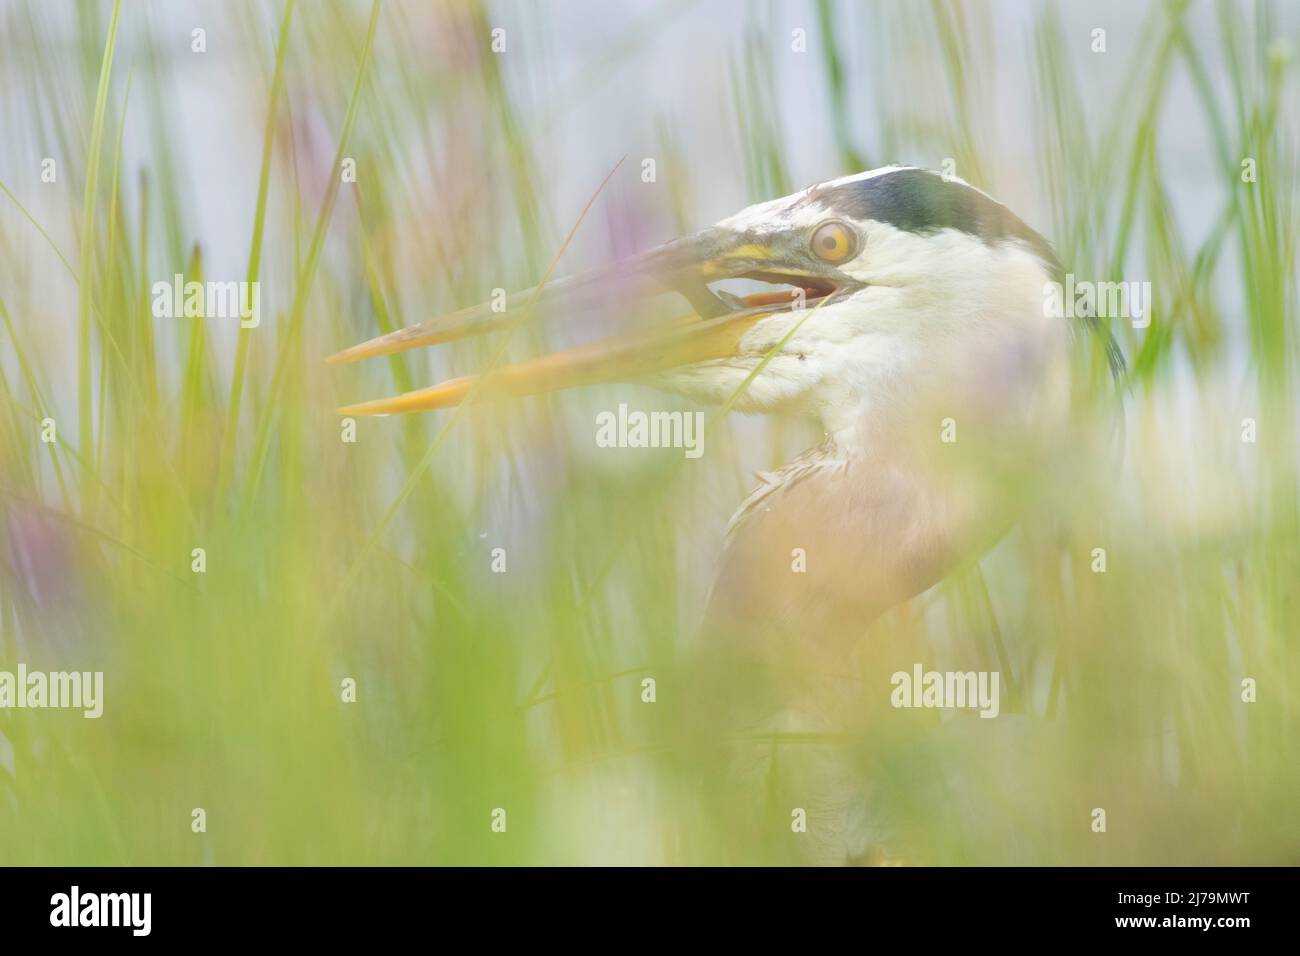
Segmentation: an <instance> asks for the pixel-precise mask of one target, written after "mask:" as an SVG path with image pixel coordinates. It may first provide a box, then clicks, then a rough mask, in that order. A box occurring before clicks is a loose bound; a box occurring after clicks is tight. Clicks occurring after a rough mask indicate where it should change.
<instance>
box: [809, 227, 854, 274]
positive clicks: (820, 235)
mask: <svg viewBox="0 0 1300 956" xmlns="http://www.w3.org/2000/svg"><path fill="white" fill-rule="evenodd" d="M857 246H858V237H857V235H856V234H855V233H854V232H853V230H852V229H850V228H849V227H848V226H846V225H845V224H844V223H842V222H835V221H834V220H832V221H831V222H824V223H822V224H821V225H820V226H818V227H817V231H816V232H814V233H813V237H812V251H813V255H815V256H816V257H817V258H818V259H821V260H822V261H823V262H829V263H832V264H838V263H841V262H846V261H848V260H849V259H851V258H852V257H853V253H854V251H855V250H856V249H857Z"/></svg>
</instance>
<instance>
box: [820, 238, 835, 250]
mask: <svg viewBox="0 0 1300 956" xmlns="http://www.w3.org/2000/svg"><path fill="white" fill-rule="evenodd" d="M822 248H823V249H826V250H828V251H829V250H831V249H834V248H835V237H834V236H824V237H822Z"/></svg>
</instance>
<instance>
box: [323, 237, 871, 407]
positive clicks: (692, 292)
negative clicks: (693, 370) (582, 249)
mask: <svg viewBox="0 0 1300 956" xmlns="http://www.w3.org/2000/svg"><path fill="white" fill-rule="evenodd" d="M734 278H750V279H758V280H760V281H764V282H769V283H773V284H781V285H785V286H787V288H785V289H783V290H780V291H773V292H770V293H760V294H757V295H749V296H744V297H740V296H733V295H730V294H728V293H725V292H723V293H718V292H715V291H714V290H712V289H710V288H709V283H711V282H717V281H721V280H725V279H734ZM854 284H855V283H851V282H850V281H849V280H848V279H847V277H845V276H842V275H840V274H839V273H838V272H837V271H836V270H834V269H832V268H829V267H825V268H819V267H818V265H816V264H814V263H813V262H811V261H808V257H807V256H805V255H803V250H802V249H798V248H796V249H788V250H786V249H782V248H781V243H779V242H777V243H775V244H774V243H773V242H771V241H770V240H768V241H763V242H755V241H750V239H748V238H746V237H744V236H738V235H736V234H735V233H732V232H730V231H727V230H724V229H720V228H717V227H715V228H712V229H707V230H705V231H703V232H701V233H698V234H697V235H694V236H691V237H688V238H684V239H676V240H673V241H672V242H669V243H666V244H665V245H662V246H659V247H658V248H656V249H652V250H650V251H649V252H646V253H643V254H641V255H637V256H633V257H630V258H628V259H625V260H622V261H620V262H618V263H615V264H614V265H613V266H610V267H609V268H606V269H600V270H595V271H592V272H586V273H582V274H579V275H576V276H571V277H569V278H565V279H559V280H556V281H554V282H551V283H548V284H547V285H545V286H541V287H538V288H535V289H531V290H528V291H525V292H522V293H518V294H516V295H515V296H513V297H511V300H512V301H513V302H514V303H519V304H518V305H514V306H512V309H511V310H507V311H494V310H493V307H492V304H491V303H484V304H482V305H476V306H472V307H471V308H468V309H462V310H461V311H459V312H453V313H450V314H449V315H444V316H438V317H436V318H433V319H429V320H428V321H426V322H422V323H420V324H418V325H412V326H409V327H407V328H405V329H399V330H398V331H396V332H392V333H389V334H388V335H383V336H380V337H378V338H374V339H371V340H370V341H368V342H362V343H361V344H359V345H354V346H352V347H351V348H349V349H345V350H343V351H342V352H339V353H337V354H335V355H331V356H330V357H329V358H328V359H326V361H328V362H330V363H332V364H341V363H344V362H355V361H357V360H359V359H364V358H371V357H373V356H379V355H391V354H393V353H396V352H404V351H406V350H408V349H414V348H419V347H422V346H427V345H440V344H442V343H444V342H452V341H455V340H457V339H462V338H466V337H468V336H472V335H481V334H483V333H485V332H492V331H497V330H500V329H507V328H512V327H515V326H516V325H518V324H520V323H521V322H530V321H534V320H536V319H539V318H542V317H545V316H547V315H551V314H559V313H563V314H570V315H571V314H573V313H575V312H578V311H584V310H592V309H599V308H602V307H609V306H611V305H612V304H614V303H621V302H625V301H626V300H627V299H628V297H629V296H631V297H645V296H648V295H655V294H659V293H662V292H665V291H675V292H678V293H680V294H681V295H683V296H684V297H685V298H686V299H687V301H688V302H690V304H691V306H692V307H693V309H694V310H695V314H694V315H690V316H686V317H684V318H682V319H679V320H676V321H674V322H671V323H669V324H667V325H666V326H664V327H661V328H659V329H656V330H653V331H650V332H647V333H639V334H633V335H623V336H617V337H614V338H610V339H606V340H604V341H601V342H597V343H594V344H591V345H585V346H581V347H579V348H574V349H569V350H567V351H562V352H556V353H554V354H551V355H546V356H541V357H539V358H535V359H530V360H527V361H524V362H519V363H517V364H515V365H507V366H505V367H503V368H499V369H496V370H493V371H490V372H487V373H485V374H484V375H482V376H467V377H464V378H455V379H451V380H449V381H446V382H442V383H440V384H438V385H434V386H431V387H429V388H422V389H417V390H416V391H412V392H406V393H405V394H402V395H397V396H394V397H392V398H384V399H378V400H375V401H368V402H360V403H358V404H355V405H348V406H345V407H343V408H340V409H339V413H340V414H342V415H389V414H395V413H398V412H419V411H428V410H430V409H436V408H448V407H450V406H453V405H457V404H459V403H460V402H462V401H464V400H466V398H467V397H468V398H472V399H473V400H480V399H483V398H489V397H492V398H496V397H510V396H518V395H531V394H536V393H539V392H550V391H556V390H559V389H565V388H572V387H574V386H577V385H594V384H599V383H603V382H627V381H635V380H639V379H643V378H645V377H647V376H649V375H653V374H654V373H656V372H662V371H666V370H668V369H671V368H679V367H681V366H685V365H692V364H695V363H698V362H707V361H710V360H716V359H725V358H729V357H731V356H734V355H735V354H736V352H737V348H738V345H739V342H740V340H741V338H742V337H743V336H744V335H745V333H746V332H748V331H749V330H750V329H751V328H752V327H753V326H754V324H755V323H757V322H758V321H759V320H760V319H762V318H764V317H765V316H769V315H774V314H776V313H780V312H788V311H790V310H792V309H796V308H800V307H804V306H808V307H811V306H812V305H815V304H817V303H818V301H819V300H822V299H826V300H828V301H830V300H832V299H834V298H838V297H840V296H842V295H844V294H845V293H846V291H847V289H848V287H849V286H850V285H854ZM800 293H802V294H800Z"/></svg>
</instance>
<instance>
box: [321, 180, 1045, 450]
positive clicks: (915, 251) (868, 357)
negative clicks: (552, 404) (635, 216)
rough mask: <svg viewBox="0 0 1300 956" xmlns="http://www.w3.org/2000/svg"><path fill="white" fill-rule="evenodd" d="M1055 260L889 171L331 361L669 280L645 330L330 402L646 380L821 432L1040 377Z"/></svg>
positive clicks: (943, 183)
mask: <svg viewBox="0 0 1300 956" xmlns="http://www.w3.org/2000/svg"><path fill="white" fill-rule="evenodd" d="M1058 271H1059V266H1057V265H1056V259H1055V256H1054V255H1053V253H1052V251H1051V248H1050V247H1049V245H1048V244H1047V242H1046V241H1045V240H1044V239H1043V238H1042V237H1041V236H1039V235H1038V234H1037V233H1035V232H1034V231H1033V230H1032V229H1030V228H1029V227H1028V226H1026V225H1025V224H1024V223H1023V222H1022V221H1021V220H1020V219H1018V218H1017V217H1016V216H1015V215H1014V214H1013V213H1012V212H1011V211H1010V210H1008V209H1007V208H1006V207H1005V206H1003V205H1001V204H1000V203H998V202H996V201H995V200H993V199H992V198H990V197H989V196H987V195H986V194H984V193H983V192H981V191H980V190H978V189H975V188H974V187H972V186H970V185H968V184H966V183H965V182H962V181H961V180H959V179H956V178H952V177H945V176H941V175H939V174H938V173H933V172H930V171H927V170H922V169H915V168H910V167H896V166H891V167H886V168H883V169H878V170H874V171H872V172H868V173H862V174H859V175H856V176H849V177H846V178H843V179H838V180H834V181H832V182H827V183H821V184H818V185H816V186H813V187H811V188H809V189H806V190H804V191H802V192H799V193H796V194H795V195H793V196H787V197H784V198H781V199H775V200H772V201H770V202H764V203H760V204H758V205H754V206H750V207H748V208H747V209H744V210H742V211H740V212H739V213H737V214H735V215H733V216H730V217H728V218H726V219H724V220H722V221H721V222H718V223H717V224H716V225H714V226H711V227H709V228H707V229H705V230H703V231H702V232H699V233H697V234H695V235H693V236H689V237H686V238H682V239H677V240H673V241H671V242H669V243H667V244H665V245H663V246H660V247H658V248H655V249H652V250H650V251H648V252H646V253H643V254H640V255H637V256H633V257H631V258H629V259H626V260H623V261H621V262H618V263H616V264H615V265H613V266H612V267H610V268H607V269H603V270H599V271H595V272H589V273H583V274H580V275H577V276H573V277H570V278H566V279H560V280H556V281H554V282H551V283H548V284H546V285H544V286H543V287H541V288H539V289H536V290H530V291H528V292H525V293H521V294H518V295H515V296H512V297H510V299H509V300H508V301H509V303H510V308H509V309H508V310H506V311H503V312H501V311H494V310H493V308H492V305H491V304H484V305H480V306H475V307H473V308H470V309H466V310H464V311H462V312H458V313H455V314H452V315H449V316H442V317H439V318H435V319H431V320H429V321H427V322H424V323H421V324H420V325H416V326H411V327H409V328H406V329H403V330H400V331H398V332H394V333H392V334H389V335H385V336H382V337H380V338H377V339H373V340H371V341H369V342H365V343H362V344H361V345H357V346H354V347H353V348H350V349H347V350H346V351H343V352H340V353H339V354H337V355H335V356H332V357H331V361H333V362H347V361H353V360H355V359H360V358H365V357H368V356H373V355H383V354H388V353H392V352H398V351H402V350H405V349H409V348H415V347H417V346H422V345H433V344H438V343H442V342H447V341H451V340H453V339H458V338H462V337H465V336H468V335H473V334H479V333H482V332H488V331H492V330H495V329H500V328H505V327H509V326H511V325H512V324H514V323H516V322H522V321H532V320H533V319H534V318H537V317H542V316H547V315H551V316H555V315H564V314H571V313H573V312H576V311H577V310H580V309H590V308H600V307H602V306H608V305H609V304H610V302H611V301H619V299H620V297H626V296H629V295H646V294H657V293H662V292H665V291H673V292H676V293H679V294H681V295H682V296H683V297H684V298H685V299H686V300H687V301H688V302H689V303H690V305H691V307H692V308H693V310H694V314H693V315H691V316H689V317H687V318H685V319H683V320H681V321H678V322H675V323H672V324H670V325H668V326H667V327H664V328H660V329H658V330H656V331H653V332H651V333H648V334H646V333H638V334H634V335H625V336H620V337H616V338H613V339H609V340H606V341H603V342H599V343H596V344H593V345H589V346H585V347H581V348H577V349H573V350H569V351H564V352H559V353H555V354H552V355H548V356H544V357H541V358H537V359H533V360H530V361H526V362H522V363H519V364H516V365H510V366H506V367H504V368H502V369H499V370H496V371H495V372H493V373H491V375H489V376H487V377H486V379H485V380H479V379H476V378H473V377H469V378H460V379H454V380H452V381H449V382H444V383H442V384H440V385H435V386H433V387H431V388H425V389H421V390H418V391H414V392H408V393H406V394H404V395H399V396H396V397H394V398H390V399H382V400H379V401H372V402H365V403H362V404H359V405H353V406H349V407H348V408H346V409H344V410H343V411H344V412H345V413H348V414H388V413H394V412H407V411H420V410H425V409H433V408H443V407H447V406H450V405H455V404H457V403H459V402H461V401H462V400H465V399H466V398H467V397H471V398H475V397H486V396H488V395H501V394H511V395H518V394H527V393H532V392H541V391H551V390H555V389H560V388H568V387H571V386H575V385H582V384H594V383H598V382H611V381H646V382H650V383H652V384H655V385H658V386H661V387H665V388H668V389H671V390H674V391H678V392H681V393H684V394H686V395H688V396H690V397H692V398H693V399H696V400H701V401H706V402H724V401H727V400H728V399H729V398H731V397H732V396H733V395H735V394H736V393H738V392H740V396H739V398H738V401H737V404H736V407H737V408H739V409H741V410H747V411H760V412H792V413H800V414H812V415H816V416H819V417H821V419H822V420H823V422H824V423H825V424H826V425H827V427H828V428H829V429H835V428H838V427H840V426H841V424H843V423H844V422H847V421H848V420H850V419H852V418H853V417H854V416H859V415H860V414H861V412H862V410H863V409H864V407H865V408H870V407H873V406H874V407H899V406H901V405H902V404H904V403H906V402H908V401H910V400H912V399H913V398H914V397H915V396H916V395H920V394H933V392H934V390H935V389H936V388H938V389H940V390H943V391H946V392H947V393H948V394H949V396H965V395H966V393H967V391H968V390H969V389H970V388H975V389H986V386H987V385H988V384H989V383H998V384H999V385H1000V386H1007V387H1010V388H1013V389H1018V388H1019V383H1021V382H1022V381H1023V382H1025V383H1031V384H1034V385H1036V384H1037V382H1038V380H1039V379H1040V378H1041V377H1042V375H1043V368H1044V363H1045V362H1046V361H1048V359H1049V358H1051V359H1053V360H1054V357H1055V356H1056V354H1057V353H1058V352H1059V349H1058V348H1057V346H1059V344H1060V341H1061V337H1062V335H1063V334H1064V333H1063V330H1062V329H1061V327H1060V325H1061V323H1060V320H1056V319H1050V318H1048V317H1047V316H1046V315H1045V310H1044V307H1043V303H1044V284H1045V283H1047V282H1049V281H1051V280H1052V279H1053V278H1054V277H1055V276H1056V274H1057V272H1058ZM735 280H751V283H752V282H753V281H756V282H759V283H765V284H768V285H770V286H771V288H770V289H766V290H764V291H761V292H750V293H749V294H745V295H737V294H735V293H734V292H732V291H729V290H728V289H726V288H725V286H726V285H727V284H730V283H733V282H734V281H735ZM755 370H757V372H756V371H755ZM742 388H743V392H742V391H741V390H742ZM993 400H994V401H998V402H1002V401H1006V402H1015V401H1018V400H1019V401H1025V400H1032V399H1030V397H1029V396H1027V395H1021V396H1006V395H1002V396H999V397H997V398H995V399H993Z"/></svg>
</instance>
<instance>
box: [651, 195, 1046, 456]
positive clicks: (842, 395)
mask: <svg viewBox="0 0 1300 956" xmlns="http://www.w3.org/2000/svg"><path fill="white" fill-rule="evenodd" d="M888 171H891V170H879V171H876V172H874V173H871V174H864V176H859V177H852V179H862V178H865V177H866V176H870V175H880V174H882V173H884V172H888ZM846 181H847V180H846ZM808 195H809V191H805V192H804V193H799V194H796V195H795V196H791V197H786V198H784V199H779V200H774V201H772V202H766V203H761V204H759V205H756V206H751V207H749V208H748V209H745V210H743V211H741V212H740V213H738V214H737V215H735V216H732V217H730V218H728V219H725V220H723V221H722V222H720V223H719V224H718V226H719V227H720V228H722V229H729V230H734V231H736V232H738V233H739V232H745V233H747V234H748V235H750V236H753V235H754V234H755V233H758V234H760V235H761V234H764V233H767V234H771V235H773V236H777V235H783V236H786V237H787V238H788V237H789V235H790V234H791V233H792V232H793V233H795V234H806V235H808V236H809V237H811V235H812V233H813V231H814V230H815V229H816V228H817V227H818V226H819V225H821V224H822V223H825V222H826V221H827V220H828V219H838V220H839V221H841V222H844V223H846V224H847V225H848V226H849V227H851V228H852V229H853V230H855V231H856V233H857V236H858V246H857V251H856V254H855V255H854V256H853V257H852V258H851V259H849V260H848V261H847V262H843V263H840V264H839V265H838V267H837V268H838V269H839V270H840V271H841V272H842V273H844V274H846V275H848V276H849V277H851V278H852V279H854V280H856V281H858V282H861V283H865V285H864V287H863V288H861V289H859V290H857V291H856V292H855V293H854V294H853V295H852V296H850V297H849V298H847V299H843V300H841V301H837V302H829V303H827V304H825V305H823V306H821V307H820V308H817V309H815V310H814V308H813V306H812V305H811V304H810V305H809V306H808V308H807V309H806V310H805V311H795V312H785V313H777V314H774V315H771V316H769V317H767V318H764V319H761V320H760V321H758V322H757V323H756V324H755V325H754V326H753V328H751V329H750V330H749V331H748V332H747V333H746V334H745V336H744V337H743V338H742V339H741V341H740V343H739V348H738V349H737V351H736V353H735V354H734V355H733V356H730V357H728V358H725V359H719V360H715V361H708V362H702V363H699V364H696V365H691V366H686V367H683V368H678V369H674V370H671V371H668V372H664V373H660V374H659V375H657V376H656V377H655V379H654V381H655V382H656V383H657V384H659V385H662V386H664V387H667V388H670V389H672V390H674V391H678V392H681V393H683V394H686V395H687V396H688V397H691V398H692V399H694V400H697V401H701V402H706V403H719V402H722V401H725V400H727V399H728V398H729V397H730V396H731V395H732V394H733V393H734V392H735V391H736V390H737V389H738V388H740V386H741V384H742V383H743V382H744V380H745V379H746V377H747V376H748V375H749V374H750V372H751V371H752V370H753V369H754V368H755V366H756V365H758V364H759V362H760V361H761V360H762V359H763V357H764V355H766V354H767V352H768V351H769V350H771V349H772V348H773V347H774V346H776V345H777V344H778V343H780V342H781V340H782V339H783V338H784V337H785V336H786V335H787V334H790V333H791V330H792V329H794V331H793V334H790V338H789V339H788V340H787V341H785V342H784V343H783V344H781V345H780V347H779V348H778V351H777V352H776V353H775V355H774V356H773V357H772V359H771V360H770V362H769V363H768V364H767V365H766V366H765V367H764V368H763V370H762V371H761V372H760V373H759V374H758V376H757V377H756V378H755V379H754V381H752V382H751V383H750V384H749V387H748V389H747V390H746V393H745V395H744V396H743V397H742V399H741V400H740V401H739V402H738V403H737V408H739V409H740V410H742V411H753V412H768V413H784V414H793V415H801V416H803V415H807V416H812V417H816V418H818V419H820V420H821V422H822V423H823V425H824V427H825V428H826V430H827V431H828V432H832V433H841V432H850V431H853V430H855V429H860V428H861V427H863V424H864V422H866V421H868V420H870V419H872V418H873V417H875V418H879V417H880V416H882V415H883V416H888V415H890V414H891V413H894V414H905V413H907V412H909V411H917V412H921V411H922V409H924V410H925V411H926V412H927V413H928V411H929V407H930V406H935V407H937V408H940V409H941V408H942V407H943V406H944V405H945V403H948V404H951V405H952V406H953V407H954V408H960V409H961V410H962V411H963V412H965V413H966V414H968V415H969V414H971V413H972V412H978V411H984V412H987V413H989V414H1001V413H1002V412H1003V411H1005V412H1006V413H1008V414H1012V415H1015V414H1019V413H1021V412H1023V411H1024V410H1025V409H1026V406H1027V405H1028V406H1036V405H1038V404H1039V403H1041V402H1043V401H1044V400H1049V401H1051V402H1053V403H1055V402H1059V401H1061V400H1062V399H1063V393H1062V391H1061V390H1062V388H1063V386H1064V385H1065V382H1066V374H1067V373H1066V370H1065V368H1064V367H1063V365H1062V360H1063V358H1064V355H1065V351H1066V347H1067V344H1068V338H1069V336H1068V333H1067V328H1066V326H1065V324H1064V322H1063V321H1062V320H1060V319H1055V318H1049V317H1048V316H1047V315H1045V312H1044V308H1043V301H1044V296H1043V289H1044V284H1045V283H1047V282H1049V281H1050V280H1051V276H1050V274H1049V272H1048V270H1047V268H1046V267H1045V265H1044V264H1043V262H1042V261H1041V259H1040V258H1039V257H1038V256H1037V255H1036V254H1035V253H1034V251H1032V250H1031V249H1030V248H1029V247H1028V246H1027V245H1025V244H1024V243H1022V242H1020V241H1018V240H1011V241H1003V242H997V243H993V244H989V243H986V242H984V241H983V240H981V239H980V238H979V237H977V236H973V235H971V234H969V233H967V232H962V231H959V230H956V229H944V230H941V231H938V232H934V233H930V234H921V233H916V232H910V231H905V230H902V229H898V228H895V227H894V226H892V225H890V224H888V223H885V222H878V221H874V220H865V221H859V220H850V219H847V218H845V217H844V216H842V215H836V213H835V211H834V210H832V209H829V208H827V207H826V206H824V205H822V204H820V203H818V202H817V201H815V200H814V201H812V202H808V201H807V199H806V197H807V196H808ZM801 200H803V201H802V202H801Z"/></svg>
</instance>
